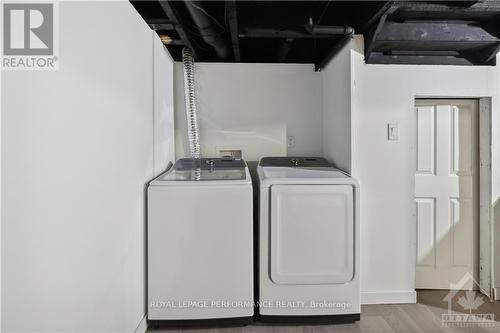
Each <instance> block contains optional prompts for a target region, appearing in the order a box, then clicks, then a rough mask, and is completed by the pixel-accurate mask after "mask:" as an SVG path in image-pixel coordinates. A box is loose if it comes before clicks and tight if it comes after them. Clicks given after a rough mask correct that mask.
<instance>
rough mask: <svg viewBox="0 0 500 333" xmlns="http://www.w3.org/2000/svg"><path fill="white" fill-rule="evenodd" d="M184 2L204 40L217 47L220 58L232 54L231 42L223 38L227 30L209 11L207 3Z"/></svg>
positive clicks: (225, 57)
mask: <svg viewBox="0 0 500 333" xmlns="http://www.w3.org/2000/svg"><path fill="white" fill-rule="evenodd" d="M184 4H185V5H186V7H187V10H188V12H189V14H190V15H191V18H192V19H193V21H194V23H195V25H196V27H197V28H198V30H199V32H200V35H201V37H202V38H203V40H204V41H205V42H206V43H207V44H209V45H210V46H212V47H213V48H214V49H215V52H216V53H217V56H219V58H222V59H227V58H229V55H230V54H231V51H230V48H229V44H228V43H227V41H226V40H225V39H224V38H223V36H224V35H225V34H226V31H225V29H224V27H223V26H222V25H221V24H220V23H219V22H217V20H216V19H215V18H214V17H213V16H211V15H210V14H209V13H208V10H207V6H206V3H204V2H203V1H184Z"/></svg>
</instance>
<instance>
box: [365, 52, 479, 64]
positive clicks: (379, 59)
mask: <svg viewBox="0 0 500 333" xmlns="http://www.w3.org/2000/svg"><path fill="white" fill-rule="evenodd" d="M370 64H386V65H394V64H401V65H455V66H467V65H469V66H470V65H473V64H472V63H471V62H470V61H469V60H467V59H465V58H461V57H456V56H440V55H384V54H382V53H380V52H373V53H372V54H371V56H370Z"/></svg>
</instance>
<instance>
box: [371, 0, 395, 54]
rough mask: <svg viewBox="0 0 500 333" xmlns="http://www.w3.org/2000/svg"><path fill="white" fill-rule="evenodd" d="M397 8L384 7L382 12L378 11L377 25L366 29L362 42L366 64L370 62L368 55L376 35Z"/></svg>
mask: <svg viewBox="0 0 500 333" xmlns="http://www.w3.org/2000/svg"><path fill="white" fill-rule="evenodd" d="M397 9H398V7H396V6H392V5H391V6H384V10H383V11H379V12H378V13H377V15H379V14H380V16H379V18H378V22H377V24H375V25H374V24H372V26H371V27H370V28H368V29H367V30H366V31H365V33H364V41H365V62H366V63H368V62H369V60H370V55H371V53H372V51H373V47H374V45H375V43H374V42H375V40H376V39H377V37H378V35H379V34H380V32H381V31H382V28H383V27H384V24H385V21H386V20H387V17H388V16H389V15H390V14H392V13H394V12H395V11H396V10H397Z"/></svg>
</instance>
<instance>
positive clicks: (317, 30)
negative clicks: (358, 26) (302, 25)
mask: <svg viewBox="0 0 500 333" xmlns="http://www.w3.org/2000/svg"><path fill="white" fill-rule="evenodd" d="M306 31H307V32H309V33H310V34H311V35H344V36H352V35H354V28H353V27H350V26H348V25H343V26H342V25H341V26H335V25H315V24H314V23H313V20H312V18H311V17H310V18H309V22H307V24H306Z"/></svg>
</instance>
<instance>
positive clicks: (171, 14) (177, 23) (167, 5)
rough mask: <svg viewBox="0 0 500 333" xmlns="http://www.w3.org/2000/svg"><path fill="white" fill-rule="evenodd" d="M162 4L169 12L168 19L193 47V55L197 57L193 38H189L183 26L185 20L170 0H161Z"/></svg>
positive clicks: (185, 41) (182, 37) (186, 42)
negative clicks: (192, 41)
mask: <svg viewBox="0 0 500 333" xmlns="http://www.w3.org/2000/svg"><path fill="white" fill-rule="evenodd" d="M160 6H161V8H162V9H163V10H164V11H165V14H167V17H168V19H169V20H170V21H171V22H172V23H173V24H174V27H175V31H176V32H177V34H178V35H179V37H180V38H181V39H182V41H183V42H184V45H186V46H187V47H189V48H190V49H191V52H192V54H193V56H194V57H195V58H196V57H197V53H196V50H195V49H194V48H193V44H192V43H191V40H190V39H189V38H188V36H187V34H186V32H185V31H184V29H183V28H182V26H183V21H182V20H180V19H179V18H178V17H177V15H176V12H175V10H174V8H173V7H172V5H171V4H170V2H169V1H166V0H163V1H160Z"/></svg>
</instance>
